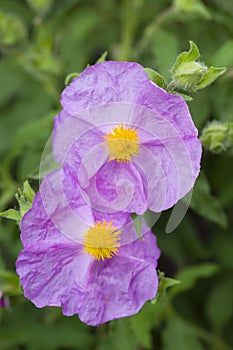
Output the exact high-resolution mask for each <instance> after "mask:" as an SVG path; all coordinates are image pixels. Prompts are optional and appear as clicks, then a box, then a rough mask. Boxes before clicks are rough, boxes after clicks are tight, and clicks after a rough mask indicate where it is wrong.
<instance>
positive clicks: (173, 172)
mask: <svg viewBox="0 0 233 350" xmlns="http://www.w3.org/2000/svg"><path fill="white" fill-rule="evenodd" d="M61 103H62V106H63V110H62V112H61V113H60V114H59V115H58V116H57V117H56V119H55V128H54V132H53V152H54V156H55V158H56V160H57V161H58V163H59V164H61V165H62V166H63V188H64V192H65V194H66V197H67V200H68V201H69V203H70V205H71V206H72V207H73V208H74V209H75V207H76V206H77V203H78V202H79V201H80V200H82V201H84V202H86V203H88V204H89V206H91V207H94V208H95V209H96V210H101V211H104V212H108V213H113V212H117V211H119V210H121V211H124V212H135V213H137V214H139V215H141V214H143V213H144V212H145V211H146V210H147V209H148V208H149V209H151V210H153V211H156V212H160V211H162V210H165V209H167V208H170V207H171V206H173V205H174V204H175V203H176V202H177V201H178V200H179V199H180V198H182V197H183V196H184V195H185V194H187V192H189V191H190V189H191V188H192V187H193V185H194V182H195V180H196V178H197V176H198V173H199V170H200V157H201V144H200V142H199V140H198V138H197V129H196V128H195V126H194V124H193V122H192V119H191V116H190V113H189V110H188V107H187V105H186V102H185V101H184V100H183V99H182V98H181V97H180V96H178V95H174V94H168V93H167V92H166V91H164V90H163V89H161V88H159V87H158V86H156V85H155V84H154V83H152V82H151V81H150V80H149V77H148V75H147V73H146V72H145V71H144V69H143V67H142V66H140V65H139V64H137V63H132V62H112V61H108V62H102V63H99V64H96V65H94V66H91V67H88V68H87V69H85V70H84V72H83V73H81V74H80V75H79V77H78V78H76V79H74V80H73V81H72V83H71V84H70V85H69V86H68V87H66V88H65V90H64V91H63V93H62V98H61ZM71 184H72V185H71ZM74 186H75V188H77V191H73V190H72V188H74ZM80 198H81V199H80Z"/></svg>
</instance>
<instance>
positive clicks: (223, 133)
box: [200, 121, 233, 153]
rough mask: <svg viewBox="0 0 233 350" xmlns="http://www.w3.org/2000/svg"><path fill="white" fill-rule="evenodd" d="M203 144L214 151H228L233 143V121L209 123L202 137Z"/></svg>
mask: <svg viewBox="0 0 233 350" xmlns="http://www.w3.org/2000/svg"><path fill="white" fill-rule="evenodd" d="M200 139H201V142H202V144H203V146H204V147H205V148H206V149H208V150H210V151H211V152H213V153H221V152H223V151H226V150H227V149H228V148H229V147H231V146H232V145H233V123H219V122H217V121H214V122H212V123H210V124H208V125H207V126H206V127H205V128H204V129H203V131H202V135H201V137H200Z"/></svg>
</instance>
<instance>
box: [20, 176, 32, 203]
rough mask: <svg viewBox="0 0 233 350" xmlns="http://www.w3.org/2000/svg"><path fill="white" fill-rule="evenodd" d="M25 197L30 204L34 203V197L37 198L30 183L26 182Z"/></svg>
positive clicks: (24, 186) (24, 184) (24, 185)
mask: <svg viewBox="0 0 233 350" xmlns="http://www.w3.org/2000/svg"><path fill="white" fill-rule="evenodd" d="M23 195H24V196H25V198H26V200H28V201H29V202H30V203H32V201H33V199H34V197H35V192H34V190H33V189H32V188H31V186H30V185H29V182H28V181H25V182H24V183H23Z"/></svg>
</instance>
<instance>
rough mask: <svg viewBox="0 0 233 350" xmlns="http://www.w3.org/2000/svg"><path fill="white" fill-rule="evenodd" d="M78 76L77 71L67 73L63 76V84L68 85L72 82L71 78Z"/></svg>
mask: <svg viewBox="0 0 233 350" xmlns="http://www.w3.org/2000/svg"><path fill="white" fill-rule="evenodd" d="M78 76H79V73H77V72H74V73H70V74H68V75H67V76H66V78H65V85H69V84H70V83H71V82H72V80H73V79H74V78H77V77H78Z"/></svg>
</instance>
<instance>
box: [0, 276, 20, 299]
mask: <svg viewBox="0 0 233 350" xmlns="http://www.w3.org/2000/svg"><path fill="white" fill-rule="evenodd" d="M0 290H2V291H3V293H4V294H7V295H18V294H22V291H21V287H20V281H19V277H18V276H17V275H16V273H14V272H11V271H6V270H0Z"/></svg>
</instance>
